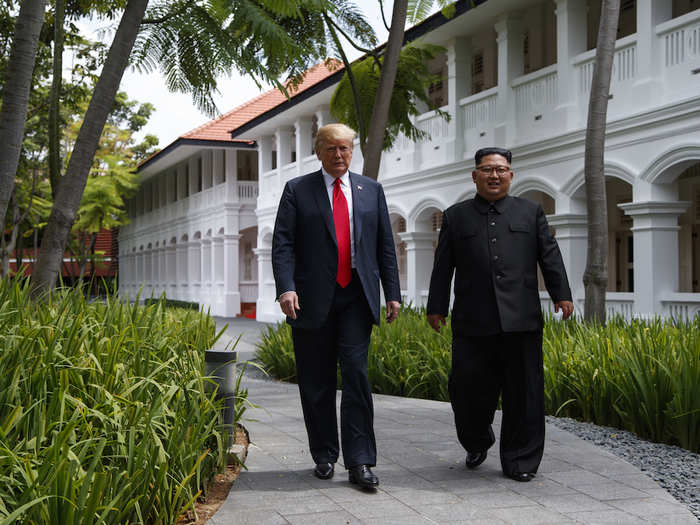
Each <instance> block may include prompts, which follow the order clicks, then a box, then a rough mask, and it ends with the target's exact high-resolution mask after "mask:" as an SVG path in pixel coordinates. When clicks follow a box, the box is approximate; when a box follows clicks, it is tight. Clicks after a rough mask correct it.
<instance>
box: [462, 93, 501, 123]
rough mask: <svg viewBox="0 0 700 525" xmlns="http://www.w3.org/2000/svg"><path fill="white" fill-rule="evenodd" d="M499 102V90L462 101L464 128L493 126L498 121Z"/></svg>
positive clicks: (478, 94)
mask: <svg viewBox="0 0 700 525" xmlns="http://www.w3.org/2000/svg"><path fill="white" fill-rule="evenodd" d="M497 100H498V90H497V88H491V89H488V90H486V91H482V92H481V93H477V94H476V95H472V96H470V97H467V98H463V99H462V100H460V101H459V105H460V106H461V107H462V111H463V112H464V128H465V129H472V128H480V127H483V126H487V125H493V123H494V122H495V121H496V102H497Z"/></svg>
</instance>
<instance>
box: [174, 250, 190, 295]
mask: <svg viewBox="0 0 700 525" xmlns="http://www.w3.org/2000/svg"><path fill="white" fill-rule="evenodd" d="M188 244H189V243H186V242H179V243H177V255H176V258H177V280H176V282H177V296H178V299H180V300H182V301H189V300H191V298H190V289H189V286H188V284H189V274H188V272H187V246H188Z"/></svg>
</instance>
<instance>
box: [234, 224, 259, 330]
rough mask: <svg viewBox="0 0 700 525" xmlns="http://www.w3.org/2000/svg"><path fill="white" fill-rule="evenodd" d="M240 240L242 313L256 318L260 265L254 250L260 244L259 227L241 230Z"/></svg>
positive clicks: (239, 287)
mask: <svg viewBox="0 0 700 525" xmlns="http://www.w3.org/2000/svg"><path fill="white" fill-rule="evenodd" d="M240 234H241V238H240V240H239V241H238V242H239V244H238V289H239V292H240V294H241V315H243V316H244V317H250V318H252V319H254V318H255V303H256V302H257V300H258V265H257V262H256V259H255V252H254V250H255V249H256V248H257V244H258V227H257V226H254V227H252V228H245V229H243V230H241V231H240Z"/></svg>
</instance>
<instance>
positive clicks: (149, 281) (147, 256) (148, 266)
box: [143, 248, 153, 297]
mask: <svg viewBox="0 0 700 525" xmlns="http://www.w3.org/2000/svg"><path fill="white" fill-rule="evenodd" d="M144 266H145V272H144V283H145V285H144V287H143V295H144V297H151V295H152V294H153V250H152V249H150V248H147V249H146V251H145V252H144Z"/></svg>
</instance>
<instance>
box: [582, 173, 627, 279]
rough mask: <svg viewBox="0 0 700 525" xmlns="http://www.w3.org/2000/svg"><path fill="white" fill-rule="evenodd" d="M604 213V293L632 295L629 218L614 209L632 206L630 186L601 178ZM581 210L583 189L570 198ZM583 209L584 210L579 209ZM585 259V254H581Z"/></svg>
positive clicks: (618, 180)
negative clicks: (606, 284) (605, 264)
mask: <svg viewBox="0 0 700 525" xmlns="http://www.w3.org/2000/svg"><path fill="white" fill-rule="evenodd" d="M605 194H606V198H607V212H608V286H607V291H608V292H634V236H633V234H632V217H630V216H629V215H626V214H625V212H624V211H623V210H621V209H620V208H619V207H618V205H619V204H624V203H628V202H632V185H631V184H629V183H628V182H626V181H624V180H622V179H620V178H617V177H612V176H606V178H605ZM572 198H573V199H575V200H580V201H581V202H582V203H583V205H584V206H585V199H586V191H585V186H584V185H583V184H581V186H580V187H579V188H578V190H576V192H575V193H574V194H573V195H572ZM583 209H585V207H584V208H583ZM581 256H582V257H584V258H585V257H586V254H585V253H582V254H581Z"/></svg>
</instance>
